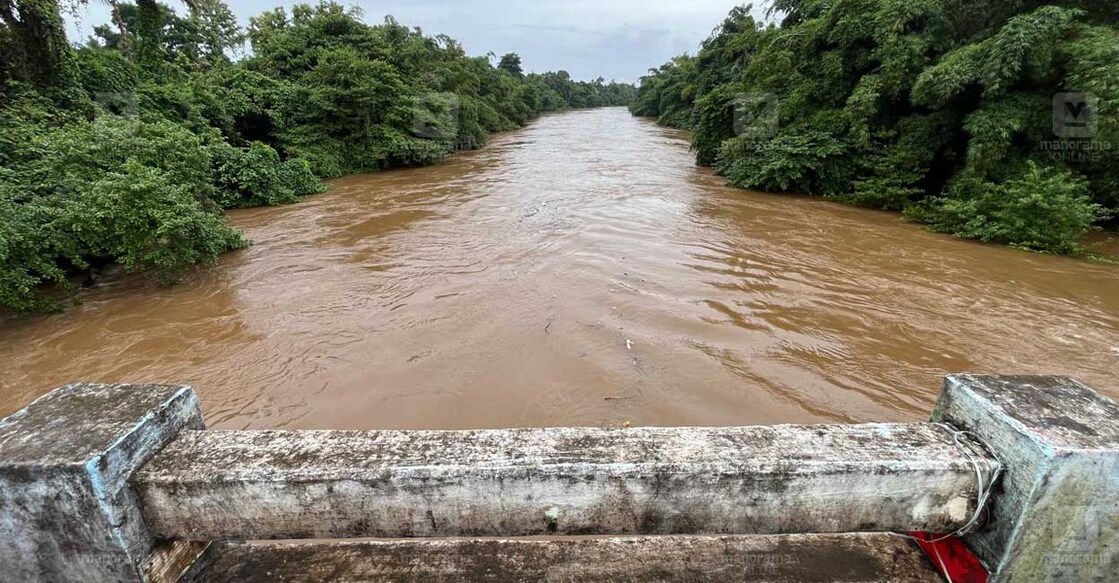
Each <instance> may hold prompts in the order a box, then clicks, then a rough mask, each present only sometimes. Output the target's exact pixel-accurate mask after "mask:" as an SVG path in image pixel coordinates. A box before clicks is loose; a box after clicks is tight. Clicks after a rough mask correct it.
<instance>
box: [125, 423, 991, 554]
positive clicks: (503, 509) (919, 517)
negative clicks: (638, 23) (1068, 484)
mask: <svg viewBox="0 0 1119 583" xmlns="http://www.w3.org/2000/svg"><path fill="white" fill-rule="evenodd" d="M981 465H982V469H983V471H984V472H985V473H986V472H989V471H992V468H993V467H994V464H993V461H991V462H988V460H982V463H981ZM977 482H978V480H977V477H976V470H975V466H974V464H973V459H972V458H971V457H969V456H968V455H967V454H966V453H965V452H964V451H963V449H962V448H961V447H960V446H959V444H957V443H956V442H955V440H954V439H953V435H952V433H951V432H949V431H947V430H945V429H944V428H943V427H940V426H937V425H934V424H931V423H919V424H905V425H898V424H867V425H850V426H843V425H813V426H793V425H783V426H776V427H726V428H691V427H679V428H655V427H644V428H633V429H613V430H610V429H594V428H550V429H513V430H482V431H364V432H362V431H189V432H186V433H184V434H183V435H182V437H181V438H179V439H176V440H175V441H174V442H173V443H171V444H170V445H168V446H167V447H166V448H165V449H164V450H163V451H161V452H160V453H159V454H158V455H157V456H155V457H154V458H152V460H151V462H149V463H148V464H147V465H146V466H144V468H142V469H141V471H139V472H137V474H136V475H135V476H134V477H133V478H132V484H133V486H134V487H135V489H136V492H137V493H138V495H139V496H140V499H141V500H142V506H143V508H144V516H145V518H146V520H147V523H148V525H149V526H150V528H151V529H152V531H153V532H155V533H156V534H157V535H158V536H160V537H161V538H167V539H181V540H230V539H232V540H237V539H250V540H252V539H281V538H347V537H381V538H394V537H452V536H533V535H633V534H783V533H826V532H853V531H862V532H866V531H914V530H919V531H927V532H951V531H953V530H956V529H958V528H960V527H961V526H963V525H964V524H965V523H966V522H967V521H968V519H969V518H970V517H971V516H972V515H973V514H974V511H975V501H976V499H977V497H978V485H977Z"/></svg>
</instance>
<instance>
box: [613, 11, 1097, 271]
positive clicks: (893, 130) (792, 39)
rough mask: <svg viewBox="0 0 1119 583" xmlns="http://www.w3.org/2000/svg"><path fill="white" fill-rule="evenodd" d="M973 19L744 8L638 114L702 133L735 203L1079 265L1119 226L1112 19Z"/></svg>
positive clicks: (970, 15)
mask: <svg viewBox="0 0 1119 583" xmlns="http://www.w3.org/2000/svg"><path fill="white" fill-rule="evenodd" d="M973 4H974V6H972V7H971V8H973V10H971V11H970V12H967V11H965V12H967V13H966V14H965V13H963V12H961V11H960V9H959V8H958V7H954V6H951V5H950V4H946V3H931V4H928V5H923V6H922V7H921V8H920V9H918V10H916V11H913V12H907V13H904V14H901V13H896V12H895V11H893V10H892V9H891V8H889V7H888V6H887V4H885V3H874V2H871V3H869V4H867V5H865V6H860V7H859V8H857V9H853V7H852V6H849V5H847V4H845V3H823V4H813V5H812V6H805V7H799V8H795V9H789V10H786V11H776V12H774V11H771V12H769V13H767V16H766V18H765V20H760V19H759V18H758V17H757V16H756V15H755V14H754V13H752V12H751V11H750V10H748V9H745V8H743V7H738V8H734V9H733V10H731V12H730V13H729V14H728V16H727V17H726V19H725V20H724V21H723V22H722V24H721V26H719V27H718V28H716V29H715V31H714V32H713V33H712V35H711V36H710V37H709V38H708V39H706V40H705V41H703V43H702V44H701V45H700V47H699V50H698V52H697V53H696V54H695V55H694V56H691V55H687V54H685V55H681V56H679V57H676V58H674V59H673V60H671V61H669V62H667V63H665V64H664V65H662V66H661V67H659V68H658V69H653V70H651V71H650V73H649V74H648V75H646V76H645V77H643V78H642V79H641V83H640V90H639V93H638V97H637V100H636V101H635V104H634V106H633V107H632V109H633V112H634V113H635V114H636V115H642V116H648V117H654V118H656V119H658V120H660V121H661V122H663V123H665V124H667V125H671V126H674V127H687V128H689V129H691V130H693V131H694V132H695V133H694V137H693V140H692V145H693V147H694V151H695V157H696V161H697V162H698V163H699V164H702V165H707V166H713V167H715V168H716V169H717V170H718V171H719V173H720V174H722V175H723V176H725V177H726V178H727V180H728V182H729V183H730V184H731V185H733V186H737V187H740V188H744V189H753V190H759V191H765V192H797V193H805V194H811V195H815V196H822V197H828V198H833V199H837V200H842V201H844V202H849V203H853V204H857V205H860V206H867V207H871V208H881V209H886V210H893V211H902V212H903V213H904V214H905V216H906V218H907V219H909V220H912V221H915V222H919V223H922V224H925V225H927V226H928V228H930V229H932V230H935V231H938V232H942V233H948V234H951V235H954V236H957V237H961V238H966V239H976V240H979V241H983V242H989V243H998V244H1005V245H1009V246H1013V247H1018V248H1022V249H1028V250H1032V251H1040V252H1045V253H1054V254H1068V255H1077V254H1084V253H1085V248H1084V247H1083V245H1082V242H1083V240H1084V237H1085V236H1086V235H1088V234H1090V233H1091V232H1092V230H1093V229H1094V228H1095V227H1097V226H1114V225H1115V224H1116V223H1115V221H1116V219H1117V217H1119V186H1117V185H1119V170H1117V169H1119V116H1116V115H1115V108H1116V105H1117V104H1119V90H1117V88H1116V86H1115V84H1113V83H1110V82H1109V80H1110V79H1114V78H1115V75H1116V74H1117V73H1119V69H1116V65H1115V63H1119V28H1116V22H1117V21H1116V16H1117V15H1116V13H1115V9H1113V8H1105V7H1103V6H1102V5H1090V6H1089V5H1084V4H1083V3H1069V2H1054V3H1049V4H1046V5H1038V4H1036V3H1024V4H1022V3H1020V4H1015V5H1013V6H1010V5H1007V4H1005V3H999V2H982V1H980V2H976V3H973ZM870 31H876V32H873V33H871V32H870ZM918 55H919V56H918ZM1022 63H1029V64H1030V65H1029V66H1028V67H1026V66H1022Z"/></svg>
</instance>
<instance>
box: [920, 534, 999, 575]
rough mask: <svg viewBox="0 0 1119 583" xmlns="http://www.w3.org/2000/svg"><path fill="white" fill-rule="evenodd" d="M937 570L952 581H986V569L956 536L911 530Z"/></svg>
mask: <svg viewBox="0 0 1119 583" xmlns="http://www.w3.org/2000/svg"><path fill="white" fill-rule="evenodd" d="M909 534H910V535H912V536H913V538H915V539H917V544H918V545H920V547H921V550H923V551H925V554H926V555H928V557H929V561H930V562H932V564H933V566H935V567H936V570H937V571H940V574H941V575H943V576H944V577H945V578H946V579H948V581H951V582H952V583H987V577H989V574H988V573H987V569H985V568H984V567H983V563H980V562H979V558H978V557H976V556H975V555H974V554H972V552H971V549H969V548H967V545H966V544H964V541H963V540H961V539H960V538H959V537H956V536H949V537H948V538H945V535H943V534H929V533H926V532H911V533H909Z"/></svg>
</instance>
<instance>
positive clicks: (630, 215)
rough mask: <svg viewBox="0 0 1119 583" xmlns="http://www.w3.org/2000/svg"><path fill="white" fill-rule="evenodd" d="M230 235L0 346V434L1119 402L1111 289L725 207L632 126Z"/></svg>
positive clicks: (680, 419)
mask: <svg viewBox="0 0 1119 583" xmlns="http://www.w3.org/2000/svg"><path fill="white" fill-rule="evenodd" d="M230 217H231V219H230V220H231V221H232V223H233V224H234V225H235V226H236V227H238V228H240V229H242V230H244V231H245V232H246V233H247V234H248V236H249V237H250V238H251V239H252V240H253V241H254V242H255V245H253V246H252V247H250V248H248V249H245V250H243V251H239V252H236V253H232V254H229V255H227V256H226V257H224V258H223V259H222V261H221V263H220V265H219V266H217V267H215V268H213V269H207V270H199V271H197V272H195V273H192V274H190V275H189V276H188V277H186V278H185V280H184V281H182V282H181V283H180V284H179V285H177V286H174V287H170V288H164V287H159V286H158V285H156V284H154V283H151V282H148V281H147V280H145V279H144V278H142V277H123V276H115V277H111V278H108V280H107V281H105V282H103V283H102V284H101V285H100V286H98V287H97V288H94V289H91V290H87V291H86V292H84V293H83V295H82V299H83V302H82V304H81V305H79V306H78V307H76V308H74V309H71V310H69V311H67V312H65V313H62V314H57V315H51V316H44V317H24V318H19V319H9V320H6V321H2V322H0V370H2V371H3V372H2V374H0V415H4V414H8V413H10V412H12V411H14V410H16V409H18V408H20V407H22V406H23V405H25V404H27V403H28V402H29V401H30V400H32V399H33V398H35V397H37V396H39V395H41V394H43V393H45V392H47V391H48V390H50V389H51V388H53V387H54V386H57V385H61V384H64V383H68V382H73V381H99V382H120V381H144V382H162V383H171V384H189V385H192V386H193V387H195V389H196V390H197V391H198V393H199V394H200V395H201V397H202V400H203V408H204V410H205V412H206V416H207V420H208V422H209V424H210V425H211V426H213V427H219V428H273V427H289V428H339V429H373V428H448V429H457V428H475V427H476V428H485V427H517V426H560V425H572V426H577V425H587V426H619V425H623V424H625V423H626V422H630V423H632V424H634V425H739V424H756V423H781V422H849V421H909V420H917V419H922V418H924V417H926V416H927V414H928V412H929V410H930V408H931V406H932V404H933V402H934V399H935V397H936V395H937V392H938V388H939V384H940V378H941V377H942V376H943V375H944V374H945V373H949V372H961V371H968V372H987V373H1006V374H1028V373H1059V374H1068V375H1072V376H1075V377H1077V378H1079V379H1081V380H1083V381H1085V382H1087V383H1089V384H1091V385H1093V386H1095V387H1096V388H1097V389H1099V390H1101V391H1103V392H1105V393H1108V394H1110V395H1112V396H1119V380H1117V376H1116V373H1117V372H1119V266H1116V265H1111V264H1106V263H1098V262H1090V261H1085V260H1080V259H1070V258H1062V257H1052V256H1045V255H1035V254H1030V253H1025V252H1021V251H1016V250H1013V249H1008V248H1002V247H996V246H989V245H981V244H976V243H971V242H966V241H960V240H956V239H952V238H950V237H946V236H942V235H936V234H932V233H928V232H926V231H924V230H923V229H922V228H921V227H919V226H916V225H913V224H908V223H905V222H903V221H902V219H901V218H900V217H899V216H898V215H896V214H890V213H880V212H874V211H868V210H865V209H859V208H853V207H848V206H842V205H838V204H834V203H831V202H827V201H823V200H819V199H812V198H806V197H791V196H775V195H766V194H759V193H751V192H746V191H742V190H735V189H731V188H727V187H725V186H724V183H723V180H722V179H721V178H719V177H717V176H715V175H713V174H712V173H711V172H710V171H709V170H707V169H701V168H697V167H696V166H695V165H694V164H693V162H692V155H691V154H690V152H689V149H688V142H687V137H686V135H684V134H683V133H681V132H678V131H674V130H670V129H665V128H661V127H658V126H656V125H655V124H653V123H651V122H649V121H645V120H639V119H635V118H632V117H630V116H629V114H628V113H627V112H626V111H625V110H623V109H601V110H591V111H574V112H569V113H563V114H557V115H550V116H546V117H543V118H541V119H539V120H537V121H535V122H533V123H532V124H531V125H530V126H529V127H527V128H525V129H523V130H520V131H517V132H512V133H509V134H504V135H501V136H497V137H495V138H494V140H493V142H492V143H491V145H490V146H488V147H487V148H485V149H483V150H480V151H476V152H471V153H466V154H462V155H459V156H456V157H454V158H453V159H451V160H449V161H448V162H446V163H444V164H442V165H439V166H435V167H428V168H418V169H410V170H400V171H391V172H382V173H377V174H370V175H366V176H354V177H350V178H345V179H341V180H338V181H335V182H333V184H332V188H331V190H330V191H329V192H328V193H326V194H323V195H319V196H315V197H311V198H309V199H307V200H305V201H304V202H301V203H299V204H296V205H291V206H286V207H278V208H259V209H250V210H243V211H236V212H233V213H231V215H230Z"/></svg>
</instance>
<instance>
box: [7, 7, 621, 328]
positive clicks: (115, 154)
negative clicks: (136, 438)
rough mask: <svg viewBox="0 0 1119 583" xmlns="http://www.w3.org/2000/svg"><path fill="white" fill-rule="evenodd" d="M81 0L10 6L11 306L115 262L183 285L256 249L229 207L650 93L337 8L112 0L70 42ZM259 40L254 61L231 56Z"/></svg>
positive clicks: (43, 301)
mask: <svg viewBox="0 0 1119 583" xmlns="http://www.w3.org/2000/svg"><path fill="white" fill-rule="evenodd" d="M86 3H87V2H86V0H64V3H63V4H62V5H60V4H59V2H57V1H54V0H0V309H7V310H16V311H34V310H42V309H49V308H54V307H58V306H59V305H60V303H59V300H61V299H62V298H64V297H65V296H66V292H67V291H69V290H70V289H72V287H73V285H72V282H73V278H74V277H75V276H80V275H81V274H82V273H83V272H84V271H86V270H88V269H91V268H93V267H96V266H101V265H105V264H108V263H117V264H120V265H122V266H124V267H125V268H127V269H130V270H134V271H142V272H145V273H150V274H152V275H154V276H156V277H157V278H158V279H160V280H162V281H172V280H174V279H175V278H176V277H177V276H178V275H179V274H181V273H183V272H184V271H185V270H187V269H189V268H190V267H191V266H193V265H197V264H206V263H212V262H214V261H216V260H217V257H218V256H219V255H220V254H221V253H223V252H225V251H227V250H229V249H232V248H236V247H239V246H241V245H243V244H245V242H244V241H243V239H242V238H241V236H240V235H239V234H238V233H237V232H236V231H234V230H233V229H231V228H229V227H228V226H227V225H226V223H225V221H224V218H223V216H222V213H221V210H222V209H223V208H233V207H244V206H253V205H261V204H285V203H290V202H294V201H296V200H298V199H299V198H300V197H302V196H304V195H308V194H312V193H315V192H319V191H320V190H322V189H323V185H322V183H321V182H320V179H321V178H325V177H332V176H338V175H342V174H346V173H352V172H364V171H373V170H378V169H382V168H391V167H399V166H412V165H420V164H430V163H434V162H437V161H439V160H442V159H443V158H445V157H446V156H448V155H450V154H451V153H453V152H454V151H456V150H459V149H469V148H477V147H480V146H482V145H483V144H484V143H485V141H486V139H487V136H488V135H489V133H490V132H496V131H506V130H512V129H515V128H517V127H520V126H521V125H523V124H525V123H526V122H528V121H529V120H530V119H531V118H532V117H533V116H535V115H537V114H539V113H541V112H543V111H552V110H557V109H563V108H566V107H594V106H602V105H628V104H629V101H630V100H631V99H632V97H633V96H634V94H635V92H636V89H635V88H634V87H633V86H631V85H624V84H615V83H610V84H608V83H605V82H604V81H603V80H601V79H599V80H595V81H593V82H579V81H575V80H573V79H571V78H570V75H567V74H566V73H561V74H552V73H546V74H543V75H528V76H525V75H523V72H521V73H518V71H515V70H510V69H512V67H511V66H506V67H501V68H499V67H495V66H494V65H493V64H492V63H491V62H490V59H489V57H469V56H468V55H467V54H466V53H465V51H464V50H463V49H462V47H461V45H459V43H457V42H456V41H454V40H453V39H451V38H449V37H446V36H442V35H439V36H428V35H425V34H423V32H422V31H421V30H419V29H415V28H409V27H406V26H404V25H402V24H400V23H398V22H397V21H396V20H394V19H393V18H391V17H387V18H386V19H385V20H384V21H383V22H382V23H381V24H376V25H371V24H367V23H366V22H364V21H363V20H362V19H361V13H360V11H358V10H356V9H352V8H345V7H343V6H342V5H340V4H337V3H334V2H318V3H316V4H300V5H296V6H294V7H292V8H291V10H290V12H289V11H287V10H285V9H282V8H278V9H275V10H272V11H268V12H265V13H263V14H261V15H259V16H257V17H255V18H253V19H252V20H251V21H250V25H249V27H248V29H247V30H242V29H241V28H240V27H239V26H238V25H237V23H236V20H235V19H234V18H233V15H232V13H231V12H230V10H229V8H228V7H227V6H226V5H225V4H224V3H222V2H220V1H218V0H187V1H186V2H185V4H186V5H187V11H186V13H185V14H181V15H180V14H178V13H176V12H175V11H174V10H172V9H171V8H169V7H168V6H166V5H164V4H160V3H158V2H156V1H155V0H136V2H135V3H131V2H118V1H116V0H108V1H107V3H108V4H109V5H110V6H111V7H112V11H113V24H112V25H111V26H102V27H97V28H96V29H95V31H94V32H95V38H94V39H92V40H91V41H90V42H89V43H87V45H86V46H84V47H81V48H73V47H71V46H70V45H69V44H68V43H67V41H66V38H65V34H64V31H63V27H62V20H61V17H60V10H63V9H66V10H69V9H72V8H75V7H79V6H82V5H84V4H86ZM245 39H247V40H248V41H249V43H250V44H251V49H252V50H251V52H250V53H251V54H250V56H248V57H247V58H244V59H242V60H240V61H238V62H232V61H231V60H230V56H231V55H233V54H234V53H235V51H236V49H237V48H238V47H240V46H241V45H242V43H243V42H244V40H245ZM509 64H510V63H507V65H509Z"/></svg>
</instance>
